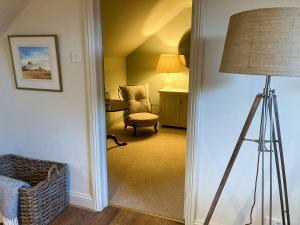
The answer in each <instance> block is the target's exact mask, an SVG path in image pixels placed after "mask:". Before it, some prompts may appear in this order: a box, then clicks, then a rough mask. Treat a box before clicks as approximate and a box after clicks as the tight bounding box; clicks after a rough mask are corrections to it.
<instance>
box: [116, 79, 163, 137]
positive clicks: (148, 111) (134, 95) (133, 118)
mask: <svg viewBox="0 0 300 225" xmlns="http://www.w3.org/2000/svg"><path fill="white" fill-rule="evenodd" d="M119 91H120V94H121V95H122V98H123V100H124V101H126V102H128V103H129V109H128V110H127V111H124V124H125V129H126V127H127V126H131V127H133V130H134V132H133V135H134V136H136V131H137V127H150V126H153V127H154V131H155V133H157V125H158V121H159V113H160V107H159V106H157V105H153V104H151V103H150V100H149V85H148V84H145V85H128V86H120V87H119ZM153 106H156V107H158V112H157V114H155V113H153V110H152V108H153Z"/></svg>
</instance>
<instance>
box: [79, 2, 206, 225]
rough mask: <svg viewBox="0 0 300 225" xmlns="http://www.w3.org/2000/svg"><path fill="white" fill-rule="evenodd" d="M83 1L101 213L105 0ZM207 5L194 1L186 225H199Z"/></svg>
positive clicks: (104, 202) (104, 195) (104, 198)
mask: <svg viewBox="0 0 300 225" xmlns="http://www.w3.org/2000/svg"><path fill="white" fill-rule="evenodd" d="M83 2H84V4H83V13H84V14H83V17H84V27H85V29H84V33H85V34H84V38H85V49H86V52H85V53H86V54H85V61H86V83H87V100H88V111H89V127H90V149H91V151H90V164H91V168H90V170H91V182H92V190H93V202H94V209H95V210H96V211H101V210H103V209H104V208H105V207H107V206H108V182H107V148H106V116H105V97H104V82H103V81H104V74H103V73H104V72H103V46H102V27H101V24H102V23H101V10H100V9H101V4H100V3H101V0H83ZM203 2H204V0H193V16H192V34H191V58H190V74H189V108H188V129H187V151H186V181H185V206H184V211H185V213H184V214H185V224H186V225H195V224H196V222H195V221H196V220H197V218H196V210H197V204H198V203H197V189H198V177H199V165H198V163H199V155H200V143H199V140H200V138H199V137H200V131H199V130H200V129H199V127H200V120H199V118H200V98H201V80H202V79H201V77H202V52H203V34H202V30H203V29H202V28H203V26H202V24H203Z"/></svg>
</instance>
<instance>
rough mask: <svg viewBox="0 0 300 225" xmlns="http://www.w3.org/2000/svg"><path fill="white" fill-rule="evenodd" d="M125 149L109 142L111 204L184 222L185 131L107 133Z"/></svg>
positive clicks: (120, 130)
mask: <svg viewBox="0 0 300 225" xmlns="http://www.w3.org/2000/svg"><path fill="white" fill-rule="evenodd" d="M109 133H112V134H115V135H117V137H118V139H119V140H120V141H126V142H127V143H128V145H127V146H124V147H116V145H115V144H114V142H113V141H112V140H109V141H108V171H109V192H110V196H109V198H110V204H113V205H117V206H122V207H127V208H131V209H135V210H139V211H144V212H147V213H152V214H155V215H160V216H165V217H169V218H173V219H179V220H181V219H183V211H184V208H183V206H184V176H185V149H186V146H185V144H186V131H185V130H183V129H175V128H160V130H159V133H158V134H154V132H153V129H152V128H140V129H138V132H137V137H132V128H130V127H129V128H127V129H126V130H124V129H123V124H122V123H119V124H117V125H115V126H114V127H112V128H111V129H110V130H109Z"/></svg>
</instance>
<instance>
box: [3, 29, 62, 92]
mask: <svg viewBox="0 0 300 225" xmlns="http://www.w3.org/2000/svg"><path fill="white" fill-rule="evenodd" d="M8 40H9V46H10V52H11V58H12V62H13V69H14V78H15V82H16V87H17V89H27V90H40V91H62V90H63V88H62V78H61V72H60V63H59V54H58V44H57V36H56V35H34V36H30V35H11V36H8Z"/></svg>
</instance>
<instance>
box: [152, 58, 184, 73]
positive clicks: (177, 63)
mask: <svg viewBox="0 0 300 225" xmlns="http://www.w3.org/2000/svg"><path fill="white" fill-rule="evenodd" d="M156 70H157V72H159V73H179V72H181V71H182V62H181V60H180V58H179V55H177V54H161V55H160V56H159V60H158V63H157V68H156Z"/></svg>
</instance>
